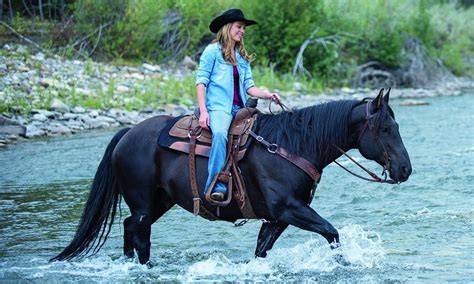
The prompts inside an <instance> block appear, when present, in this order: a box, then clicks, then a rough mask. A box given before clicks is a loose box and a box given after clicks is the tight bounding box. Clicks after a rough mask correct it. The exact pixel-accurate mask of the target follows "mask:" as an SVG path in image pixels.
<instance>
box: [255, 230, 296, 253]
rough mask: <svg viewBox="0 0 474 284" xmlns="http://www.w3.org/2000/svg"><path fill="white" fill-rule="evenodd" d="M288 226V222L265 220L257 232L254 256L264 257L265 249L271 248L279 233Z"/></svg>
mask: <svg viewBox="0 0 474 284" xmlns="http://www.w3.org/2000/svg"><path fill="white" fill-rule="evenodd" d="M287 227H288V224H286V223H282V222H278V221H275V222H265V223H263V224H262V227H261V228H260V232H259V233H258V240H257V248H256V249H255V256H256V257H266V256H267V251H269V250H271V249H272V247H273V244H274V243H275V242H276V240H277V239H278V237H280V235H281V233H283V231H284V230H285V229H286V228H287Z"/></svg>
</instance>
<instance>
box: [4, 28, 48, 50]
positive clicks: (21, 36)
mask: <svg viewBox="0 0 474 284" xmlns="http://www.w3.org/2000/svg"><path fill="white" fill-rule="evenodd" d="M0 24H1V25H2V26H4V27H6V28H7V29H8V30H9V31H11V32H12V33H13V34H15V35H16V36H17V37H19V38H20V39H21V40H24V41H26V42H27V43H29V44H31V45H33V46H34V47H36V48H38V49H39V50H41V52H43V53H45V54H48V55H52V54H51V53H50V52H49V51H48V50H46V49H44V48H42V47H41V46H40V45H39V44H37V43H36V42H34V41H32V40H31V39H29V38H27V37H26V36H24V35H22V34H20V33H19V32H17V31H16V30H15V29H14V28H12V27H10V26H9V25H8V24H7V23H5V22H4V21H0Z"/></svg>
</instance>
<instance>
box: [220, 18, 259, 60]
mask: <svg viewBox="0 0 474 284" xmlns="http://www.w3.org/2000/svg"><path fill="white" fill-rule="evenodd" d="M232 24H233V23H228V24H225V25H224V26H222V28H220V29H219V31H218V32H217V34H216V38H215V39H214V40H213V41H212V42H219V43H220V44H221V48H222V57H224V60H225V61H227V62H230V63H232V64H233V65H237V62H235V60H234V58H232V47H231V44H230V29H231V27H232ZM235 46H236V47H237V50H238V51H239V54H240V56H242V57H243V58H244V59H245V60H247V61H249V62H251V61H252V60H253V59H254V58H255V53H253V54H248V53H247V50H245V45H244V39H243V38H242V39H240V42H236V43H235Z"/></svg>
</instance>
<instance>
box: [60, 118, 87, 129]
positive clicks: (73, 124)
mask: <svg viewBox="0 0 474 284" xmlns="http://www.w3.org/2000/svg"><path fill="white" fill-rule="evenodd" d="M64 125H66V126H67V127H69V128H70V129H71V130H82V129H84V128H86V127H85V126H84V123H83V122H82V121H78V120H68V121H65V122H64Z"/></svg>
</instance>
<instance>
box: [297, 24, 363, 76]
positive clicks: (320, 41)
mask: <svg viewBox="0 0 474 284" xmlns="http://www.w3.org/2000/svg"><path fill="white" fill-rule="evenodd" d="M318 31H319V29H316V30H314V31H313V32H312V33H311V35H310V36H309V37H308V38H307V39H306V40H305V41H304V42H303V44H302V45H301V46H300V50H299V51H298V55H297V56H296V60H295V64H294V65H293V71H292V75H293V76H295V75H296V74H298V73H302V74H303V75H305V76H307V77H310V78H312V75H311V73H310V72H309V71H308V70H307V69H306V68H305V67H304V64H303V60H304V51H305V49H306V48H307V47H308V46H309V45H311V44H316V45H320V46H322V47H323V48H324V49H325V50H329V48H328V46H329V45H334V46H339V42H340V41H341V39H342V38H354V37H355V36H354V35H352V34H349V33H338V34H333V35H328V36H323V37H315V35H316V33H317V32H318Z"/></svg>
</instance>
